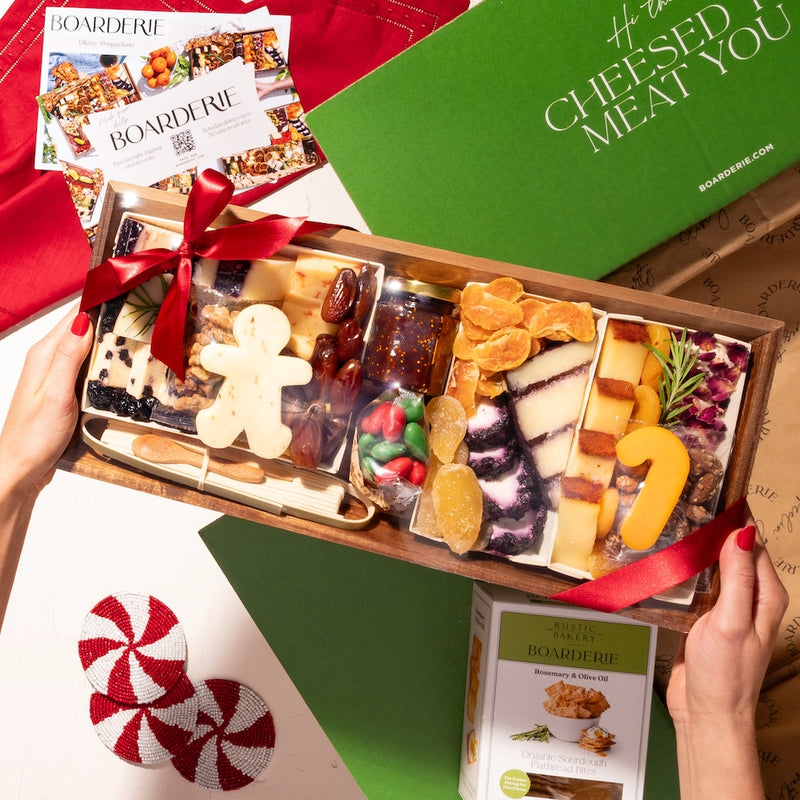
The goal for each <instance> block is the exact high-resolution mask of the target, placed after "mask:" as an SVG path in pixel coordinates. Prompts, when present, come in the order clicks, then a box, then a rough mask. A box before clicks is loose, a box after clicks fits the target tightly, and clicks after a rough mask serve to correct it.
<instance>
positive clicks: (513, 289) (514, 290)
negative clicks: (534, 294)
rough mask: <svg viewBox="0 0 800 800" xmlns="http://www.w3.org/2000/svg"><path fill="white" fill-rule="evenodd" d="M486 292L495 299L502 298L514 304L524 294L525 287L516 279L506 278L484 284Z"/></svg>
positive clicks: (502, 277)
mask: <svg viewBox="0 0 800 800" xmlns="http://www.w3.org/2000/svg"><path fill="white" fill-rule="evenodd" d="M486 291H487V292H489V294H493V295H494V296H495V297H502V298H503V300H508V301H509V303H515V302H516V301H517V300H519V298H520V297H522V295H523V294H525V287H524V286H523V285H522V284H521V283H520V282H519V281H518V280H517V279H516V278H510V277H508V276H501V277H499V278H494V280H491V281H489V283H487V284H486Z"/></svg>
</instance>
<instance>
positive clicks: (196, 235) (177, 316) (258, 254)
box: [81, 169, 330, 380]
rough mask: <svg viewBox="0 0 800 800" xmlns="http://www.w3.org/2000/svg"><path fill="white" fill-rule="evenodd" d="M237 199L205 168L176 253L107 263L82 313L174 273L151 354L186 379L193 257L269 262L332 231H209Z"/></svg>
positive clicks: (92, 279) (274, 223) (291, 227)
mask: <svg viewBox="0 0 800 800" xmlns="http://www.w3.org/2000/svg"><path fill="white" fill-rule="evenodd" d="M232 195H233V184H232V183H231V182H230V181H229V180H228V179H227V178H226V177H225V176H224V175H222V174H221V173H220V172H217V171H216V170H213V169H207V170H205V171H204V172H203V173H202V174H201V175H200V177H199V178H198V179H197V182H196V183H195V184H194V186H193V187H192V190H191V192H190V193H189V197H188V199H187V202H186V212H185V214H184V218H183V241H182V242H181V244H180V246H179V247H178V249H177V251H176V250H167V249H166V248H163V247H157V248H153V249H150V250H141V251H139V252H138V253H131V254H130V255H126V256H116V257H112V258H109V259H107V260H106V261H104V262H103V263H102V264H99V265H98V266H97V267H95V268H94V269H92V270H89V273H88V275H87V276H86V284H85V286H84V289H83V296H82V297H81V310H82V311H85V310H87V309H89V308H93V307H94V306H97V305H99V304H100V303H102V302H104V301H106V300H110V299H112V298H113V297H117V296H118V295H120V294H122V293H123V292H125V291H127V290H128V289H131V288H133V287H135V286H138V285H139V284H141V283H144V282H145V281H146V280H148V279H149V278H152V277H153V276H155V275H159V274H160V273H163V272H169V271H171V270H175V278H174V279H173V281H172V282H171V284H170V286H169V289H168V290H167V294H166V296H165V297H164V302H163V304H162V305H161V309H160V310H159V312H158V316H157V317H156V322H155V325H154V326H153V338H152V342H151V345H150V352H151V353H152V354H153V355H154V356H155V357H156V358H157V359H159V361H163V362H164V364H166V365H167V366H168V367H169V368H170V369H171V370H172V371H173V372H174V373H175V374H176V375H177V376H178V377H179V378H180V379H181V380H183V378H184V377H185V374H186V372H185V370H186V367H185V363H184V353H183V337H184V328H185V326H186V312H187V308H188V305H189V289H190V288H191V284H192V259H193V257H194V256H206V257H208V258H215V259H218V260H223V259H253V258H269V257H270V256H272V255H274V254H275V253H276V252H277V251H278V250H280V249H281V248H282V247H285V246H286V245H287V244H288V243H289V242H290V241H291V240H292V239H293V238H294V237H295V236H297V235H299V234H302V233H311V232H313V231H316V230H320V229H321V228H326V227H330V226H328V225H324V224H321V223H315V222H310V223H309V222H306V219H305V218H303V217H281V216H277V215H274V216H268V217H264V218H262V219H258V220H254V221H252V222H243V223H240V224H238V225H229V226H228V227H225V228H217V229H215V230H206V229H207V228H208V227H209V226H210V225H211V223H212V222H213V221H214V220H215V219H216V218H217V217H218V216H219V215H220V214H221V213H222V212H223V210H224V209H225V206H227V205H228V202H229V201H230V199H231V197H232Z"/></svg>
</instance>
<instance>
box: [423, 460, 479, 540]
mask: <svg viewBox="0 0 800 800" xmlns="http://www.w3.org/2000/svg"><path fill="white" fill-rule="evenodd" d="M432 496H433V507H434V510H435V512H436V527H437V529H438V531H439V534H440V535H441V537H442V538H443V539H444V541H445V543H446V544H447V546H448V547H449V548H450V549H451V550H452V551H453V552H454V553H458V554H459V555H460V554H462V553H466V552H467V551H468V550H469V549H470V548H471V547H472V546H473V545H474V544H475V542H476V541H477V540H478V535H479V534H480V530H481V523H482V522H483V493H482V492H481V487H480V484H479V483H478V479H477V478H476V477H475V473H474V472H473V471H472V469H470V468H469V467H468V466H466V465H465V464H443V465H442V466H441V467H440V468H439V470H438V472H437V473H436V479H435V480H434V482H433V489H432Z"/></svg>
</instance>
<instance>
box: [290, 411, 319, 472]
mask: <svg viewBox="0 0 800 800" xmlns="http://www.w3.org/2000/svg"><path fill="white" fill-rule="evenodd" d="M324 422H325V406H324V405H323V404H322V403H318V402H317V403H311V405H310V406H309V407H308V408H307V409H306V410H305V412H303V414H301V415H300V416H299V417H298V418H297V419H296V420H295V423H294V425H293V426H292V441H291V444H290V445H289V455H290V456H291V459H292V464H294V465H295V466H296V467H304V468H305V469H316V468H317V467H318V466H319V461H320V458H321V456H322V427H323V425H324Z"/></svg>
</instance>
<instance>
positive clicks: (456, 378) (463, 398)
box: [447, 359, 481, 417]
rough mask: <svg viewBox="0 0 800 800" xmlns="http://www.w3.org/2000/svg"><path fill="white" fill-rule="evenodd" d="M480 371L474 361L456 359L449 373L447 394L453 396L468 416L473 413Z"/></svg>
mask: <svg viewBox="0 0 800 800" xmlns="http://www.w3.org/2000/svg"><path fill="white" fill-rule="evenodd" d="M480 377H481V371H480V368H479V367H478V365H477V364H476V363H475V362H474V361H462V360H460V359H459V360H456V362H455V363H454V364H453V370H452V372H451V374H450V383H449V384H448V386H447V394H449V395H450V396H451V397H455V398H456V399H457V400H458V402H459V403H461V405H462V406H463V408H464V411H465V412H466V414H467V416H468V417H471V416H472V415H473V414H474V413H475V392H476V391H477V387H478V380H479V379H480Z"/></svg>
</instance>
